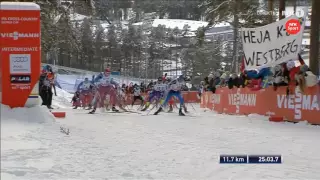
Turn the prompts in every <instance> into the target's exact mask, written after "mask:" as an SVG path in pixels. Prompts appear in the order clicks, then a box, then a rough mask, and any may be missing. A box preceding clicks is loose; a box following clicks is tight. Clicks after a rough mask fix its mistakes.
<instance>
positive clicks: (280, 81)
mask: <svg viewBox="0 0 320 180" xmlns="http://www.w3.org/2000/svg"><path fill="white" fill-rule="evenodd" d="M272 71H273V89H274V90H275V91H276V90H277V88H278V87H279V86H287V85H288V78H287V77H285V69H284V68H283V66H282V65H277V66H275V67H274V68H272Z"/></svg>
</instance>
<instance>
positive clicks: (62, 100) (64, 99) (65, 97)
mask: <svg viewBox="0 0 320 180" xmlns="http://www.w3.org/2000/svg"><path fill="white" fill-rule="evenodd" d="M56 91H57V96H55V95H53V97H52V106H53V107H54V108H70V107H71V100H72V97H73V94H70V93H68V92H67V91H65V90H63V89H60V88H58V87H56Z"/></svg>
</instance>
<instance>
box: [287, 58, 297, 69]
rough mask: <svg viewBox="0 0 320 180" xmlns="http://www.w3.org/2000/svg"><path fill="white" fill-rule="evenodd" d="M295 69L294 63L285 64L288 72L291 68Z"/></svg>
mask: <svg viewBox="0 0 320 180" xmlns="http://www.w3.org/2000/svg"><path fill="white" fill-rule="evenodd" d="M294 67H296V63H295V62H294V61H292V60H291V61H288V62H287V69H288V70H289V71H290V70H291V69H292V68H294Z"/></svg>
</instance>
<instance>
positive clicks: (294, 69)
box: [286, 55, 305, 94]
mask: <svg viewBox="0 0 320 180" xmlns="http://www.w3.org/2000/svg"><path fill="white" fill-rule="evenodd" d="M299 62H300V66H301V65H304V64H305V63H304V61H303V59H302V58H301V56H300V55H299ZM300 66H296V63H295V61H293V60H291V61H288V62H287V64H286V68H287V69H288V71H289V86H288V89H287V93H290V94H292V93H294V90H295V88H296V86H297V85H298V81H297V78H296V76H297V75H298V73H299V72H300ZM303 89H304V88H303Z"/></svg>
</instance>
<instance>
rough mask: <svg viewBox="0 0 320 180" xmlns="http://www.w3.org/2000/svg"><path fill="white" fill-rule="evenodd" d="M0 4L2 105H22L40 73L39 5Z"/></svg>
mask: <svg viewBox="0 0 320 180" xmlns="http://www.w3.org/2000/svg"><path fill="white" fill-rule="evenodd" d="M0 7H1V8H0V15H1V16H0V17H1V19H0V20H1V23H0V29H1V32H0V49H1V52H0V55H1V56H0V57H1V62H0V67H1V76H0V77H1V86H2V88H1V91H2V104H5V105H9V106H10V107H12V108H13V107H23V106H24V105H25V103H26V101H27V100H28V97H29V95H30V93H31V91H32V89H33V88H34V86H35V85H36V83H37V82H38V80H39V75H40V65H41V26H40V6H39V5H37V4H35V3H21V2H1V6H0Z"/></svg>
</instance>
